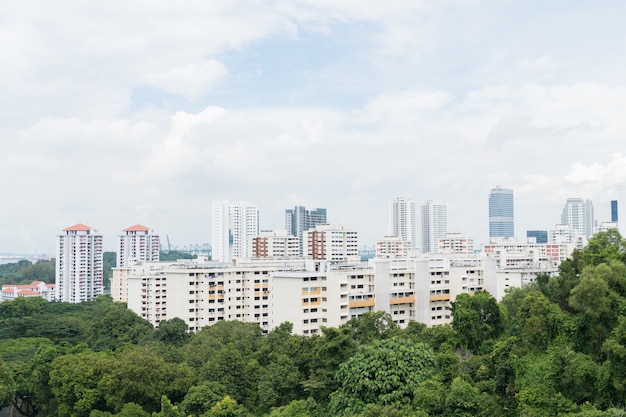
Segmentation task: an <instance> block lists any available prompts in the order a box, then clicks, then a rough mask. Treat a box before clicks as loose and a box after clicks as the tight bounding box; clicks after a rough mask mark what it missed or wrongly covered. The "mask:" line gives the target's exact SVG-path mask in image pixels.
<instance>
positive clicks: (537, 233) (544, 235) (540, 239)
mask: <svg viewBox="0 0 626 417" xmlns="http://www.w3.org/2000/svg"><path fill="white" fill-rule="evenodd" d="M526 237H527V238H535V243H548V231H547V230H527V231H526Z"/></svg>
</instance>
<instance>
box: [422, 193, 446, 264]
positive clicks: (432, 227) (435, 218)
mask: <svg viewBox="0 0 626 417" xmlns="http://www.w3.org/2000/svg"><path fill="white" fill-rule="evenodd" d="M421 213H422V248H421V249H422V253H437V251H438V250H439V247H438V244H439V239H442V238H444V237H445V236H446V235H447V234H448V214H447V207H446V203H444V202H441V201H433V200H428V201H427V202H426V203H424V204H423V205H422V212H421Z"/></svg>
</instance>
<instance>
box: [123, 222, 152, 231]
mask: <svg viewBox="0 0 626 417" xmlns="http://www.w3.org/2000/svg"><path fill="white" fill-rule="evenodd" d="M148 231H150V229H149V228H147V227H146V226H143V225H141V224H136V225H134V226H130V227H128V228H126V229H124V230H122V232H148Z"/></svg>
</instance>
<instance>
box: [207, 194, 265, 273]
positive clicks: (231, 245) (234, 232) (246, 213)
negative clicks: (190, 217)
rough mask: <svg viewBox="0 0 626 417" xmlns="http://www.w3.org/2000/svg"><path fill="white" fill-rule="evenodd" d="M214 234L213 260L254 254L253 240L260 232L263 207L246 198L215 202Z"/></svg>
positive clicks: (245, 256) (223, 260)
mask: <svg viewBox="0 0 626 417" xmlns="http://www.w3.org/2000/svg"><path fill="white" fill-rule="evenodd" d="M211 233H212V235H211V246H212V258H213V260H216V261H218V262H230V261H231V260H232V259H233V258H247V257H250V256H251V255H252V239H253V238H254V237H255V236H258V235H259V209H258V208H257V206H256V205H254V204H251V203H247V202H244V201H240V202H229V201H228V200H222V201H217V202H214V203H213V217H212V229H211Z"/></svg>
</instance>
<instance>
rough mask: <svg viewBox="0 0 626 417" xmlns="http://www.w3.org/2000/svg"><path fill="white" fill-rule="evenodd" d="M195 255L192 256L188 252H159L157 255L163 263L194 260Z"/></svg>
mask: <svg viewBox="0 0 626 417" xmlns="http://www.w3.org/2000/svg"><path fill="white" fill-rule="evenodd" d="M196 258H197V255H193V254H191V253H188V252H183V251H179V250H171V251H167V252H164V251H161V252H160V254H159V259H160V260H161V261H163V262H170V261H177V260H179V259H196Z"/></svg>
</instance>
